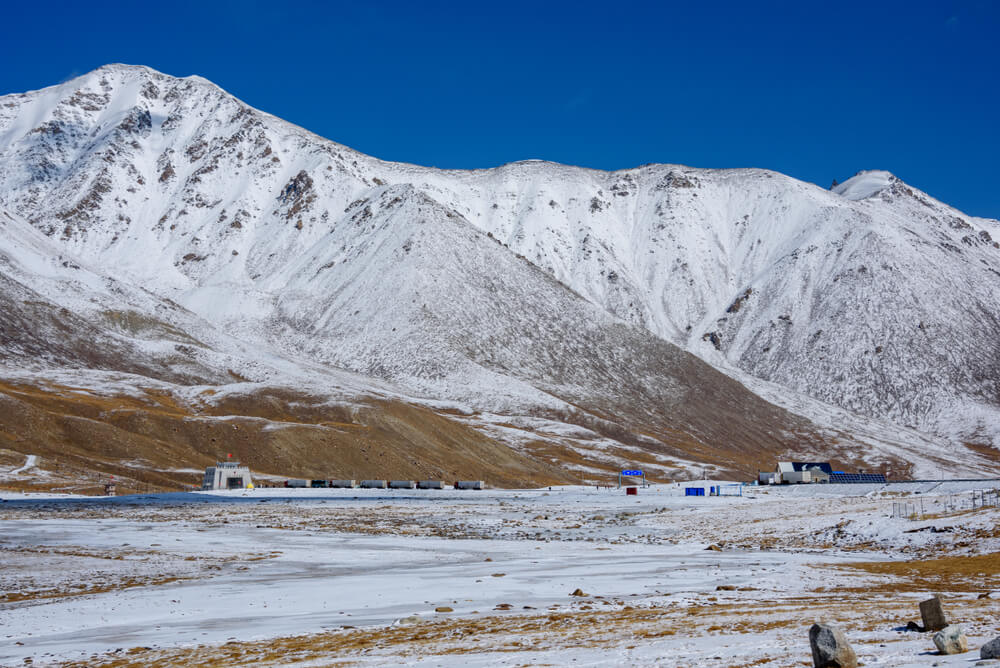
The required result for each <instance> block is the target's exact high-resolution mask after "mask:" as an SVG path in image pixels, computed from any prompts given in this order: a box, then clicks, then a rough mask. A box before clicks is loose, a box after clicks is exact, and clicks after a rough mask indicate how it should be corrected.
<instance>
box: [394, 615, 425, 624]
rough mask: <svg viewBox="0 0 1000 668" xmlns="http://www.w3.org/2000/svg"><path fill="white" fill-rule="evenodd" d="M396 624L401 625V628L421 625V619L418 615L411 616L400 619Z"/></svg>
mask: <svg viewBox="0 0 1000 668" xmlns="http://www.w3.org/2000/svg"><path fill="white" fill-rule="evenodd" d="M396 623H397V624H399V625H401V626H407V625H409V624H419V623H420V618H419V617H417V616H416V615H410V616H409V617H403V618H402V619H400V620H399V621H397V622H396Z"/></svg>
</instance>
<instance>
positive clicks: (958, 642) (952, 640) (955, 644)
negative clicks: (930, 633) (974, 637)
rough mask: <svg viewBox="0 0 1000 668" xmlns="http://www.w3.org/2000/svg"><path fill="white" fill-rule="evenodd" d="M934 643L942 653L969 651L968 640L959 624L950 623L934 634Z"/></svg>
mask: <svg viewBox="0 0 1000 668" xmlns="http://www.w3.org/2000/svg"><path fill="white" fill-rule="evenodd" d="M934 644H935V645H937V648H938V651H939V652H941V653H942V654H962V653H963V652H968V651H969V641H968V640H966V638H965V631H964V630H963V629H962V627H961V626H958V625H956V624H952V625H951V626H946V627H944V628H943V629H941V630H940V631H938V632H937V633H935V634H934Z"/></svg>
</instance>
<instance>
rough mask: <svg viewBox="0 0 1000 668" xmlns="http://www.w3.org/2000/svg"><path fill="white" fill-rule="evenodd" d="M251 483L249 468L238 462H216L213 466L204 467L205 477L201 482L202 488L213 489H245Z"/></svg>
mask: <svg viewBox="0 0 1000 668" xmlns="http://www.w3.org/2000/svg"><path fill="white" fill-rule="evenodd" d="M252 484H253V479H252V478H251V477H250V468H249V467H248V466H243V465H242V464H240V463H239V462H233V461H229V462H216V463H215V466H209V467H207V468H206V469H205V478H204V479H203V480H202V482H201V488H202V489H203V490H213V489H247V488H248V487H250V486H251V485H252Z"/></svg>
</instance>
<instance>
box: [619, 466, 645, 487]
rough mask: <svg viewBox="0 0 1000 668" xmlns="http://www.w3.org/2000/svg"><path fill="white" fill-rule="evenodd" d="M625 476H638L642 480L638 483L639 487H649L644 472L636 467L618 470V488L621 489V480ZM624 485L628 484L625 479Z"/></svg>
mask: <svg viewBox="0 0 1000 668" xmlns="http://www.w3.org/2000/svg"><path fill="white" fill-rule="evenodd" d="M625 478H639V479H640V480H641V481H642V483H641V485H640V486H641V487H649V485H648V484H647V483H646V474H645V472H643V471H640V470H638V469H624V470H622V471H619V472H618V489H621V487H622V481H624V480H625ZM625 485H626V486H629V485H628V481H625Z"/></svg>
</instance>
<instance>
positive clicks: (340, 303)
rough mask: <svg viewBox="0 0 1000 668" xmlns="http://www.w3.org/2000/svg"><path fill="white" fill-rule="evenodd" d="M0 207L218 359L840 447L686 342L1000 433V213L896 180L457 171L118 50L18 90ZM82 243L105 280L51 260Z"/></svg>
mask: <svg viewBox="0 0 1000 668" xmlns="http://www.w3.org/2000/svg"><path fill="white" fill-rule="evenodd" d="M0 206H2V207H3V208H5V209H6V211H8V212H10V213H9V215H10V220H11V221H14V220H16V219H17V220H19V219H23V221H27V226H28V227H30V228H33V229H31V230H30V232H31V234H30V235H29V234H28V232H27V231H25V230H23V229H20V228H19V230H20V231H19V232H18V235H19V236H18V237H17V238H15V237H13V236H11V237H10V238H9V239H7V240H5V242H6V243H8V245H10V246H12V247H11V248H10V249H8V250H6V251H5V252H6V254H7V255H8V256H9V257H12V258H21V257H22V256H24V257H27V256H25V255H24V254H23V253H22V251H21V250H20V248H21V247H22V246H24V247H26V248H35V249H41V250H38V251H37V253H36V251H31V253H35V254H36V255H37V257H38V258H39V259H38V260H37V261H36V262H35V265H33V266H35V267H36V269H35V270H32V271H29V270H28V269H25V278H24V279H23V280H22V281H21V283H22V284H23V285H24V286H28V287H29V288H30V289H33V290H39V289H41V288H40V287H39V286H44V285H46V281H49V283H48V285H49V288H48V292H49V293H50V294H49V298H50V299H53V300H55V301H58V302H59V304H60V306H62V307H64V308H68V309H69V310H70V311H71V312H72V313H74V314H77V315H79V316H80V317H84V318H93V317H95V315H96V314H98V313H104V312H107V311H109V310H110V311H116V312H117V311H129V312H136V313H142V314H146V315H153V314H155V315H156V317H157V320H158V321H162V322H163V323H165V324H166V325H167V326H169V327H170V328H174V329H176V330H177V331H180V332H183V333H184V334H185V335H186V336H189V337H191V338H193V339H195V340H197V341H199V342H201V343H202V344H203V345H202V346H200V347H199V346H190V345H188V346H187V347H186V348H185V351H188V352H190V351H193V353H192V355H193V358H192V363H194V362H197V363H199V364H202V365H204V366H205V368H206V369H207V371H205V372H203V375H205V374H208V375H211V373H210V371H215V372H223V373H225V372H226V370H228V369H234V370H236V371H237V373H238V374H239V376H240V377H245V378H247V379H251V380H255V381H260V382H271V383H275V382H279V380H280V379H282V378H284V379H285V380H289V379H292V378H295V379H301V378H304V377H305V376H309V377H310V378H312V379H314V380H315V378H316V377H322V376H323V374H324V373H325V372H324V370H327V369H328V370H330V373H334V374H343V378H347V379H350V381H349V382H348V381H345V382H348V384H357V383H361V384H363V383H364V382H365V381H364V380H363V379H365V378H367V379H371V381H372V382H373V383H381V385H380V386H379V387H380V388H381V390H380V391H387V392H394V393H399V394H401V395H405V396H409V397H422V398H423V399H425V400H428V401H429V400H437V401H458V402H461V403H462V404H463V405H466V406H470V407H472V408H473V409H474V410H476V411H487V412H492V413H509V412H512V411H514V412H518V413H520V414H526V413H532V414H535V415H542V414H544V415H546V416H549V417H551V416H563V417H559V419H560V420H562V419H564V417H565V415H567V414H569V413H570V412H572V411H574V410H579V409H580V407H581V406H583V410H584V411H587V412H589V414H590V415H591V417H590V418H588V420H593V415H594V414H598V413H600V414H603V416H604V417H607V418H609V419H610V420H611V422H614V421H615V419H617V418H616V416H617V417H620V416H621V415H623V414H625V415H629V416H630V417H629V419H628V421H630V423H631V424H632V425H633V427H634V426H635V425H636V424H637V422H636V420H639V421H642V420H641V419H640V418H638V415H639V414H642V415H644V416H645V418H643V419H644V420H645V421H646V423H647V424H653V423H655V424H656V425H657V429H658V431H657V435H656V437H655V438H653V439H652V441H653V442H654V443H655V447H663V448H666V450H665V451H667V450H670V451H671V452H672V456H680V455H682V454H686V455H688V456H690V455H691V454H692V450H691V448H690V447H688V446H685V447H683V448H680V447H679V446H678V443H679V442H682V441H683V442H686V443H687V444H688V445H690V444H691V443H693V442H697V443H702V444H705V443H707V442H709V441H713V440H715V441H718V440H725V439H730V440H733V439H734V434H740V436H739V437H738V438H736V439H735V440H736V441H737V442H735V443H733V444H731V446H730V447H731V449H732V450H738V449H739V448H740V447H741V446H743V445H744V443H743V440H744V438H746V440H747V442H749V443H751V444H754V445H753V447H764V448H777V449H780V448H782V447H784V448H789V447H790V446H791V443H793V442H799V439H800V437H799V436H796V435H795V434H802V437H801V438H802V439H804V440H803V441H801V442H802V443H811V444H812V446H816V447H820V446H821V445H822V443H824V442H827V443H828V442H829V438H831V437H837V438H844V436H845V435H844V434H843V433H840V434H836V432H835V431H833V430H832V429H827V430H825V431H824V430H818V431H817V428H816V426H815V424H812V425H810V423H809V422H808V421H807V420H800V419H799V418H794V417H793V416H790V415H788V414H787V413H785V412H783V411H780V410H778V409H776V408H774V407H773V406H770V405H769V404H766V403H764V402H759V400H757V399H756V397H754V395H753V394H752V393H750V392H748V391H746V390H745V388H744V387H742V386H741V385H739V384H738V383H732V382H731V381H729V380H728V379H725V378H724V376H722V375H721V374H718V373H717V372H715V371H714V370H712V369H710V368H708V367H705V366H699V365H698V364H697V362H696V360H694V358H691V357H690V356H687V355H685V354H683V353H681V352H680V351H679V350H677V349H676V348H674V347H672V346H671V345H670V343H673V344H677V345H679V346H682V347H685V348H687V349H688V350H689V351H691V352H692V353H694V354H696V355H697V356H699V357H701V358H703V359H704V360H706V361H708V362H709V363H711V364H713V365H716V366H717V367H719V368H720V369H721V370H723V371H724V372H725V373H726V374H729V375H730V376H733V377H735V378H736V379H737V380H740V379H742V380H745V381H746V382H748V383H751V384H753V383H754V382H756V381H755V380H754V379H760V380H762V381H768V383H767V384H766V387H767V388H769V389H768V396H769V399H770V400H771V401H774V402H777V403H779V404H782V405H788V406H792V405H795V406H797V407H802V408H803V412H805V413H807V414H809V415H810V416H811V417H813V418H814V419H817V420H819V421H820V423H821V424H824V425H827V426H830V427H832V426H833V425H832V423H831V422H829V421H823V420H820V419H819V417H817V416H819V415H820V414H821V413H822V414H825V413H830V412H829V411H827V410H826V409H823V408H822V406H823V405H824V402H825V404H832V405H836V406H840V407H843V408H846V409H848V410H849V411H852V412H853V413H855V414H858V415H862V416H868V417H871V418H877V419H878V420H889V421H894V422H896V423H898V424H901V425H910V426H913V427H915V428H917V429H919V430H923V431H924V432H929V433H931V434H936V435H937V436H939V437H944V438H946V439H951V440H953V441H958V440H965V441H971V442H976V443H983V444H994V445H998V444H1000V426H998V425H1000V412H998V406H1000V385H998V383H1000V381H998V378H1000V322H998V317H997V314H998V313H1000V297H998V296H997V295H998V294H1000V290H997V288H998V287H1000V247H998V244H997V243H996V242H995V241H994V239H1000V224H998V223H997V222H996V221H988V220H982V219H972V218H968V217H966V216H963V215H962V214H961V213H959V212H957V211H955V210H953V209H951V208H949V207H947V206H945V205H943V204H941V203H939V202H936V201H935V200H933V199H931V198H929V197H927V196H926V195H924V194H922V193H920V192H918V191H915V190H912V189H910V188H908V187H907V186H905V185H904V184H902V183H901V182H899V181H898V180H897V179H895V178H894V177H892V176H891V175H889V174H887V173H885V172H871V173H863V174H860V175H858V176H857V177H855V178H854V179H851V180H850V181H847V182H845V183H844V184H842V185H841V186H839V187H838V188H837V189H836V191H834V192H829V191H824V190H822V189H819V188H816V187H815V186H812V185H808V184H805V183H801V182H799V181H795V180H794V179H791V178H788V177H785V176H782V175H780V174H776V173H772V172H767V171H762V170H698V169H691V168H687V167H681V166H672V165H650V166H645V167H640V168H637V169H633V170H625V171H621V172H613V173H608V172H600V171H594V170H586V169H580V168H574V167H566V166H562V165H556V164H551V163H545V162H539V161H531V162H523V163H514V164H510V165H505V166H503V167H500V168H497V169H492V170H480V171H471V172H457V171H440V170H433V169H428V168H422V167H416V166H412V165H403V164H395V163H385V162H382V161H379V160H376V159H374V158H371V157H368V156H364V155H362V154H359V153H357V152H354V151H352V150H350V149H348V148H345V147H343V146H340V145H338V144H335V143H333V142H330V141H327V140H325V139H322V138H320V137H317V136H315V135H312V134H311V133H309V132H306V131H304V130H302V129H300V128H297V127H295V126H292V125H290V124H287V123H285V122H283V121H281V120H279V119H276V118H274V117H272V116H269V115H267V114H264V113H261V112H259V111H256V110H254V109H252V108H250V107H247V106H246V105H244V104H243V103H241V102H239V101H238V100H236V99H234V98H232V97H231V96H229V95H227V94H226V93H225V92H223V91H222V90H220V89H219V88H217V87H216V86H214V85H213V84H211V83H209V82H207V81H205V80H202V79H199V78H197V77H190V78H187V79H175V78H172V77H168V76H165V75H163V74H160V73H157V72H154V71H152V70H149V69H147V68H141V67H130V66H122V65H112V66H107V67H104V68H101V69H99V70H96V71H95V72H92V73H90V74H88V75H85V76H83V77H80V78H78V79H75V80H73V81H70V82H67V83H65V84H62V85H60V86H55V87H52V88H48V89H44V90H41V91H37V92H33V93H26V94H22V95H9V96H6V97H3V98H0ZM0 217H2V216H0ZM21 227H24V225H22V226H21ZM4 234H5V235H6V234H7V233H6V232H5V233H4ZM17 239H22V241H18V240H17ZM60 255H62V256H66V257H71V258H73V260H72V262H71V263H70V264H68V265H66V266H62V265H59V267H58V271H59V272H61V273H60V274H59V276H60V281H61V282H60V283H58V285H75V284H82V285H84V286H85V288H86V289H83V288H81V292H80V295H79V296H74V293H73V292H72V290H70V291H69V292H64V291H63V290H62V289H61V288H59V289H57V288H55V287H53V286H54V285H55V284H52V283H51V281H52V280H53V279H52V278H51V277H50V274H51V273H52V272H51V271H49V269H47V268H46V269H44V270H42V269H39V268H37V267H38V266H39V265H38V263H39V262H40V263H42V264H44V265H45V266H46V267H49V266H50V265H53V262H52V260H51V258H52V257H57V258H58V257H59V256H60ZM32 257H34V256H32ZM23 262H24V263H27V260H24V261H23ZM46 263H47V264H46ZM57 264H58V263H57ZM75 266H79V267H81V268H79V269H76V268H74V267H75ZM88 268H90V269H89V270H88ZM94 268H99V269H94ZM53 271H54V270H53ZM88 271H89V273H88ZM28 274H33V275H35V276H37V280H35V279H31V278H30V276H28ZM97 275H100V276H101V277H102V278H101V279H100V280H99V281H98V282H103V283H102V285H100V286H95V285H93V282H94V281H95V280H98V279H95V278H94V276H97ZM74 277H75V278H74ZM942 286H947V289H943V290H942V289H941V287H942ZM95 295H97V296H95ZM147 338H148V339H149V341H148V342H147V343H148V345H150V346H153V345H162V343H163V341H164V340H166V339H169V337H167V336H165V335H164V336H160V335H156V336H153V335H150V336H148V337H147ZM153 340H155V341H156V342H157V343H155V344H154V343H153ZM668 342H669V343H668ZM182 356H183V355H182ZM222 358H225V359H224V360H223V359H222ZM309 365H315V367H314V368H312V369H311V370H310V371H308V372H304V371H302V369H304V368H306V367H309ZM349 372H354V373H356V374H360V375H352V374H351V373H349ZM205 378H206V379H207V376H205ZM293 382H302V381H301V380H295V381H293ZM310 382H313V381H310ZM320 384H322V383H320ZM761 387H764V385H761ZM716 393H718V396H715V395H716ZM803 395H808V396H809V397H812V398H813V400H818V401H813V402H807V401H802V400H801V398H802V397H803ZM721 406H728V408H727V409H726V410H725V411H723V413H721V414H725V415H727V416H728V417H727V418H726V420H718V419H716V420H714V421H713V420H712V419H710V418H709V415H710V414H712V413H713V412H716V414H717V415H720V413H717V411H718V410H720V407H721ZM808 406H812V408H811V409H809V408H808ZM734 420H735V421H736V422H738V423H739V425H738V426H737V427H736V428H735V429H729V428H721V427H720V426H719V425H720V424H723V423H728V424H729V426H730V427H732V426H733V425H734V422H733V421H734ZM878 420H876V421H878ZM857 422H859V423H863V422H864V421H863V420H862V419H860V418H858V419H857ZM879 424H882V423H881V422H879ZM875 431H878V430H877V429H876V430H875ZM668 433H672V434H674V436H673V442H672V441H671V437H669V436H667V434H668ZM821 433H826V434H827V435H826V436H822V435H821ZM678 434H682V435H683V436H678ZM625 440H628V439H625ZM930 441H931V442H934V443H935V446H934V447H935V448H940V446H941V442H940V441H935V440H934V438H933V437H930ZM846 442H850V438H848V439H847V441H846ZM865 442H866V443H872V441H871V440H865ZM647 445H649V444H647ZM716 445H718V444H717V443H716ZM650 447H653V446H650ZM809 447H811V446H809ZM722 449H723V450H726V449H727V448H726V447H723V448H722ZM868 454H872V453H859V455H860V456H865V455H868ZM715 456H718V454H716V455H715ZM726 456H729V455H726ZM694 458H695V459H697V458H698V457H694ZM701 459H705V458H704V457H702V458H701ZM761 463H762V464H764V463H766V462H761Z"/></svg>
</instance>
